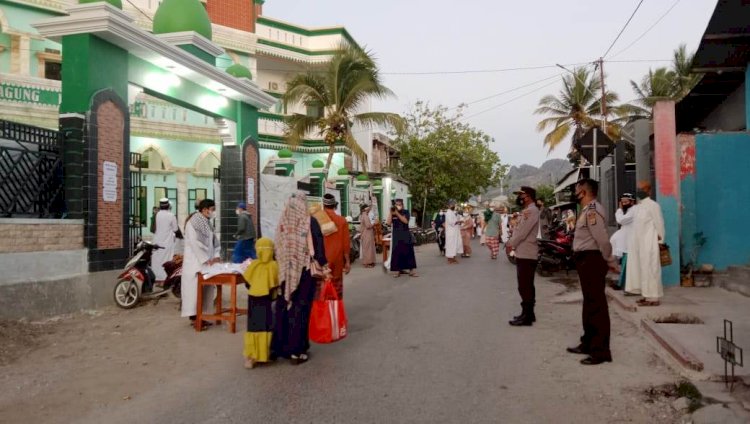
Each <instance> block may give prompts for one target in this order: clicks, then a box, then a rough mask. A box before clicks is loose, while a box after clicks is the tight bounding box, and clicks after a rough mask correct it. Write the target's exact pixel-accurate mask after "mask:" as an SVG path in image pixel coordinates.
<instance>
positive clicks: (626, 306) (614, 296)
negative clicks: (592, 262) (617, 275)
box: [605, 287, 638, 312]
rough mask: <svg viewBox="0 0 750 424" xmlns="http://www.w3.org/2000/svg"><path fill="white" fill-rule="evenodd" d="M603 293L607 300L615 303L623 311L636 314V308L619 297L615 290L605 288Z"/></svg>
mask: <svg viewBox="0 0 750 424" xmlns="http://www.w3.org/2000/svg"><path fill="white" fill-rule="evenodd" d="M605 293H606V294H607V299H609V300H611V301H612V302H614V303H616V304H617V306H619V307H620V308H622V309H623V310H626V311H628V312H636V311H637V310H638V307H636V306H635V305H634V304H632V303H630V302H627V301H625V300H624V299H623V298H622V297H621V296H618V295H617V292H616V291H615V290H612V289H611V288H610V287H607V288H606V289H605Z"/></svg>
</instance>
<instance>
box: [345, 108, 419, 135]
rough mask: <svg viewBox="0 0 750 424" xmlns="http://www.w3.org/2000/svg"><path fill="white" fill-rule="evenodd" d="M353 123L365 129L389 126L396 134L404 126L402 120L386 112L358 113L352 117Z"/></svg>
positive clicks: (394, 114)
mask: <svg viewBox="0 0 750 424" xmlns="http://www.w3.org/2000/svg"><path fill="white" fill-rule="evenodd" d="M353 121H354V123H355V124H357V125H361V126H363V127H365V128H367V129H372V128H375V127H378V126H390V127H393V129H394V130H395V131H396V132H401V131H403V129H404V127H405V126H406V122H404V119H403V118H402V117H401V116H400V115H398V114H396V113H388V112H366V113H360V114H358V115H355V116H354V117H353Z"/></svg>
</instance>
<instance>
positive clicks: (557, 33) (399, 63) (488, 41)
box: [263, 0, 717, 166]
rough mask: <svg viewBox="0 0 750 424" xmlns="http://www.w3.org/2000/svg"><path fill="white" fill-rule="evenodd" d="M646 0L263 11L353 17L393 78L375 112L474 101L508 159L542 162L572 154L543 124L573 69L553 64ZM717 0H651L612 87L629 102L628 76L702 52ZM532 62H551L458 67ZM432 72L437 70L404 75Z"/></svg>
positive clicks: (580, 57) (303, 6)
mask: <svg viewBox="0 0 750 424" xmlns="http://www.w3.org/2000/svg"><path fill="white" fill-rule="evenodd" d="M640 1H641V0H569V1H560V0H536V1H523V0H521V1H512V2H511V1H507V0H463V1H461V0H453V1H447V0H430V1H427V0H378V1H371V2H365V1H362V0H267V1H266V3H265V5H264V9H263V14H264V15H266V16H268V17H272V18H276V19H281V20H284V21H288V22H291V23H294V24H298V25H302V26H307V27H321V26H332V25H342V26H345V27H346V29H347V30H348V31H349V33H350V34H351V35H352V36H353V37H354V39H355V40H357V42H358V43H359V44H360V45H363V46H365V47H366V48H368V49H370V50H372V51H373V52H374V53H375V56H376V59H377V61H378V64H379V66H380V69H381V72H382V73H383V74H384V75H383V77H384V83H385V85H386V86H387V87H389V88H391V89H392V90H393V91H394V92H395V93H396V95H397V98H394V99H390V100H386V101H378V102H375V103H373V110H377V111H387V112H396V113H404V112H405V111H407V110H408V109H409V108H410V105H413V104H414V102H416V101H417V100H423V101H426V102H429V103H430V104H431V105H438V104H440V105H444V106H447V107H455V106H457V105H458V104H460V103H471V104H470V105H469V107H468V108H467V109H466V111H465V113H464V116H465V119H466V122H468V123H470V124H471V125H473V126H474V127H476V128H478V129H480V130H482V131H484V132H485V133H487V134H489V135H490V136H492V137H493V138H494V139H495V142H494V143H493V145H492V146H491V147H492V149H493V150H495V151H496V152H498V154H499V156H500V160H501V161H502V162H503V163H506V164H510V165H521V164H530V165H534V166H539V165H541V164H542V163H543V162H544V161H545V160H547V159H550V158H564V157H565V156H566V154H567V152H568V148H569V143H567V142H566V143H565V144H562V145H560V147H558V148H557V149H556V150H554V151H553V152H551V153H549V154H548V152H547V148H545V147H544V146H543V139H544V134H543V133H539V132H537V131H536V123H537V122H538V121H539V120H540V119H541V117H540V116H539V115H535V114H534V110H535V109H536V107H537V104H538V102H539V99H541V98H542V97H543V96H544V95H546V94H556V93H557V92H558V91H559V89H560V86H561V83H560V78H561V76H562V74H563V73H565V71H563V70H562V69H560V68H557V67H556V66H555V64H563V65H571V66H568V67H569V68H572V67H573V66H572V65H573V64H585V63H590V62H592V61H594V60H597V59H598V58H599V57H600V56H602V55H604V53H605V52H606V50H607V49H608V48H609V46H610V45H611V44H612V42H613V41H614V40H615V38H616V37H617V35H618V33H619V32H620V31H621V29H622V28H623V27H624V26H625V23H626V21H627V20H628V18H629V17H630V16H631V14H632V13H633V11H634V10H635V8H636V6H637V5H638V3H639V2H640ZM716 2H717V0H643V3H642V4H641V6H640V8H639V9H638V11H637V12H636V14H635V15H634V16H633V19H632V21H631V22H630V24H629V25H628V26H627V27H626V28H625V30H624V32H623V33H622V35H621V36H620V38H619V40H618V41H617V42H616V43H615V45H614V46H613V47H612V49H611V51H610V53H609V54H608V55H607V56H606V57H605V64H604V69H605V72H606V80H605V81H606V85H607V88H608V89H609V90H612V91H614V92H616V93H618V94H619V96H620V100H621V101H623V102H626V101H631V100H633V99H634V97H635V95H634V94H633V91H632V89H631V87H630V83H629V81H630V80H635V81H640V79H641V78H642V77H643V75H645V74H646V73H647V72H648V70H649V68H650V67H658V66H666V65H668V64H669V62H668V61H669V59H670V58H671V57H672V52H673V51H674V49H675V48H677V46H679V45H680V44H681V43H684V44H686V45H687V46H688V49H689V50H690V51H693V50H695V49H696V48H697V46H698V43H699V42H700V38H701V36H702V35H703V32H704V30H705V28H706V25H707V24H708V21H709V19H710V18H711V14H712V13H713V10H714V7H715V6H716ZM673 6H674V7H673ZM670 8H671V10H670V11H669V13H667V14H666V15H665V16H664V17H663V19H662V20H661V21H660V22H659V24H658V25H656V26H654V27H653V29H651V30H650V31H649V32H647V33H646V31H647V30H648V29H649V27H651V26H652V25H653V24H654V23H655V22H656V21H657V20H658V19H659V18H660V17H662V15H664V14H665V13H666V12H667V11H668V10H669V9H670ZM644 33H645V35H643V34H644ZM639 38H640V39H639ZM633 43H634V44H633ZM607 60H609V61H607ZM618 61H623V62H618ZM528 67H545V68H541V69H523V70H512V71H503V72H461V73H450V72H455V71H477V70H501V69H508V68H528ZM424 72H427V73H435V72H441V73H439V74H428V75H424V74H423V75H413V74H412V75H404V74H403V73H424ZM544 79H546V80H544ZM541 80H544V81H541ZM524 86H526V87H524ZM511 90H512V91H511ZM506 91H510V92H508V93H505V94H499V93H503V92H506ZM496 94H499V95H497V96H494V95H496ZM489 96H494V97H492V98H490V99H487V100H483V101H477V100H480V99H484V98H486V97H489ZM474 115H475V116H474Z"/></svg>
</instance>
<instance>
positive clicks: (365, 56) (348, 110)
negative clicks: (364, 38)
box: [282, 46, 403, 169]
mask: <svg viewBox="0 0 750 424" xmlns="http://www.w3.org/2000/svg"><path fill="white" fill-rule="evenodd" d="M390 96H393V92H392V91H391V90H390V89H388V88H387V87H385V86H384V85H383V84H382V82H381V78H380V73H379V70H378V67H377V64H376V63H375V60H374V59H373V56H372V54H371V53H370V52H368V51H365V50H362V49H360V48H359V47H355V46H342V47H340V49H339V50H338V51H337V52H336V53H335V54H334V56H333V58H332V59H331V61H330V62H328V64H327V65H326V67H325V69H324V71H323V72H317V71H313V70H310V71H308V72H306V73H303V74H299V75H297V76H295V77H294V78H292V80H291V81H289V83H288V84H287V91H286V93H285V94H284V96H283V97H282V101H283V103H284V105H285V106H290V105H295V104H300V103H301V104H303V105H305V106H307V107H310V108H311V109H312V110H314V111H317V113H314V114H304V115H303V114H299V113H298V114H293V115H291V116H289V117H288V118H287V120H286V124H287V130H286V140H287V142H288V143H289V144H290V145H291V146H298V145H300V144H301V143H302V140H303V139H304V138H305V136H306V135H307V134H310V133H317V134H318V135H320V136H323V137H324V139H325V142H326V144H327V145H328V146H329V150H328V160H327V162H326V169H330V167H331V161H332V160H333V154H334V152H335V149H336V145H337V144H342V143H343V145H345V146H346V147H348V148H349V150H351V151H352V153H353V154H354V155H355V156H357V157H358V158H359V159H360V160H361V162H362V163H363V164H365V166H366V164H367V160H366V154H365V152H364V151H363V150H362V148H361V147H360V146H359V144H357V140H356V139H355V138H354V136H353V135H352V126H354V125H360V126H362V127H365V128H372V127H374V126H387V125H391V126H393V127H395V128H400V127H401V126H402V122H403V121H402V119H401V117H400V116H399V115H397V114H394V113H384V112H365V113H359V111H360V110H362V109H363V107H364V106H365V105H366V104H367V102H368V101H369V100H370V99H371V98H373V97H374V98H377V99H384V98H387V97H390Z"/></svg>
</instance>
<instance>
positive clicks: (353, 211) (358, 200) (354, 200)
mask: <svg viewBox="0 0 750 424" xmlns="http://www.w3.org/2000/svg"><path fill="white" fill-rule="evenodd" d="M370 197H371V196H370V190H369V189H364V188H355V187H352V188H350V189H349V215H350V216H351V217H352V219H353V220H355V221H359V208H360V205H362V204H363V203H368V204H372V201H371V200H370Z"/></svg>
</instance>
